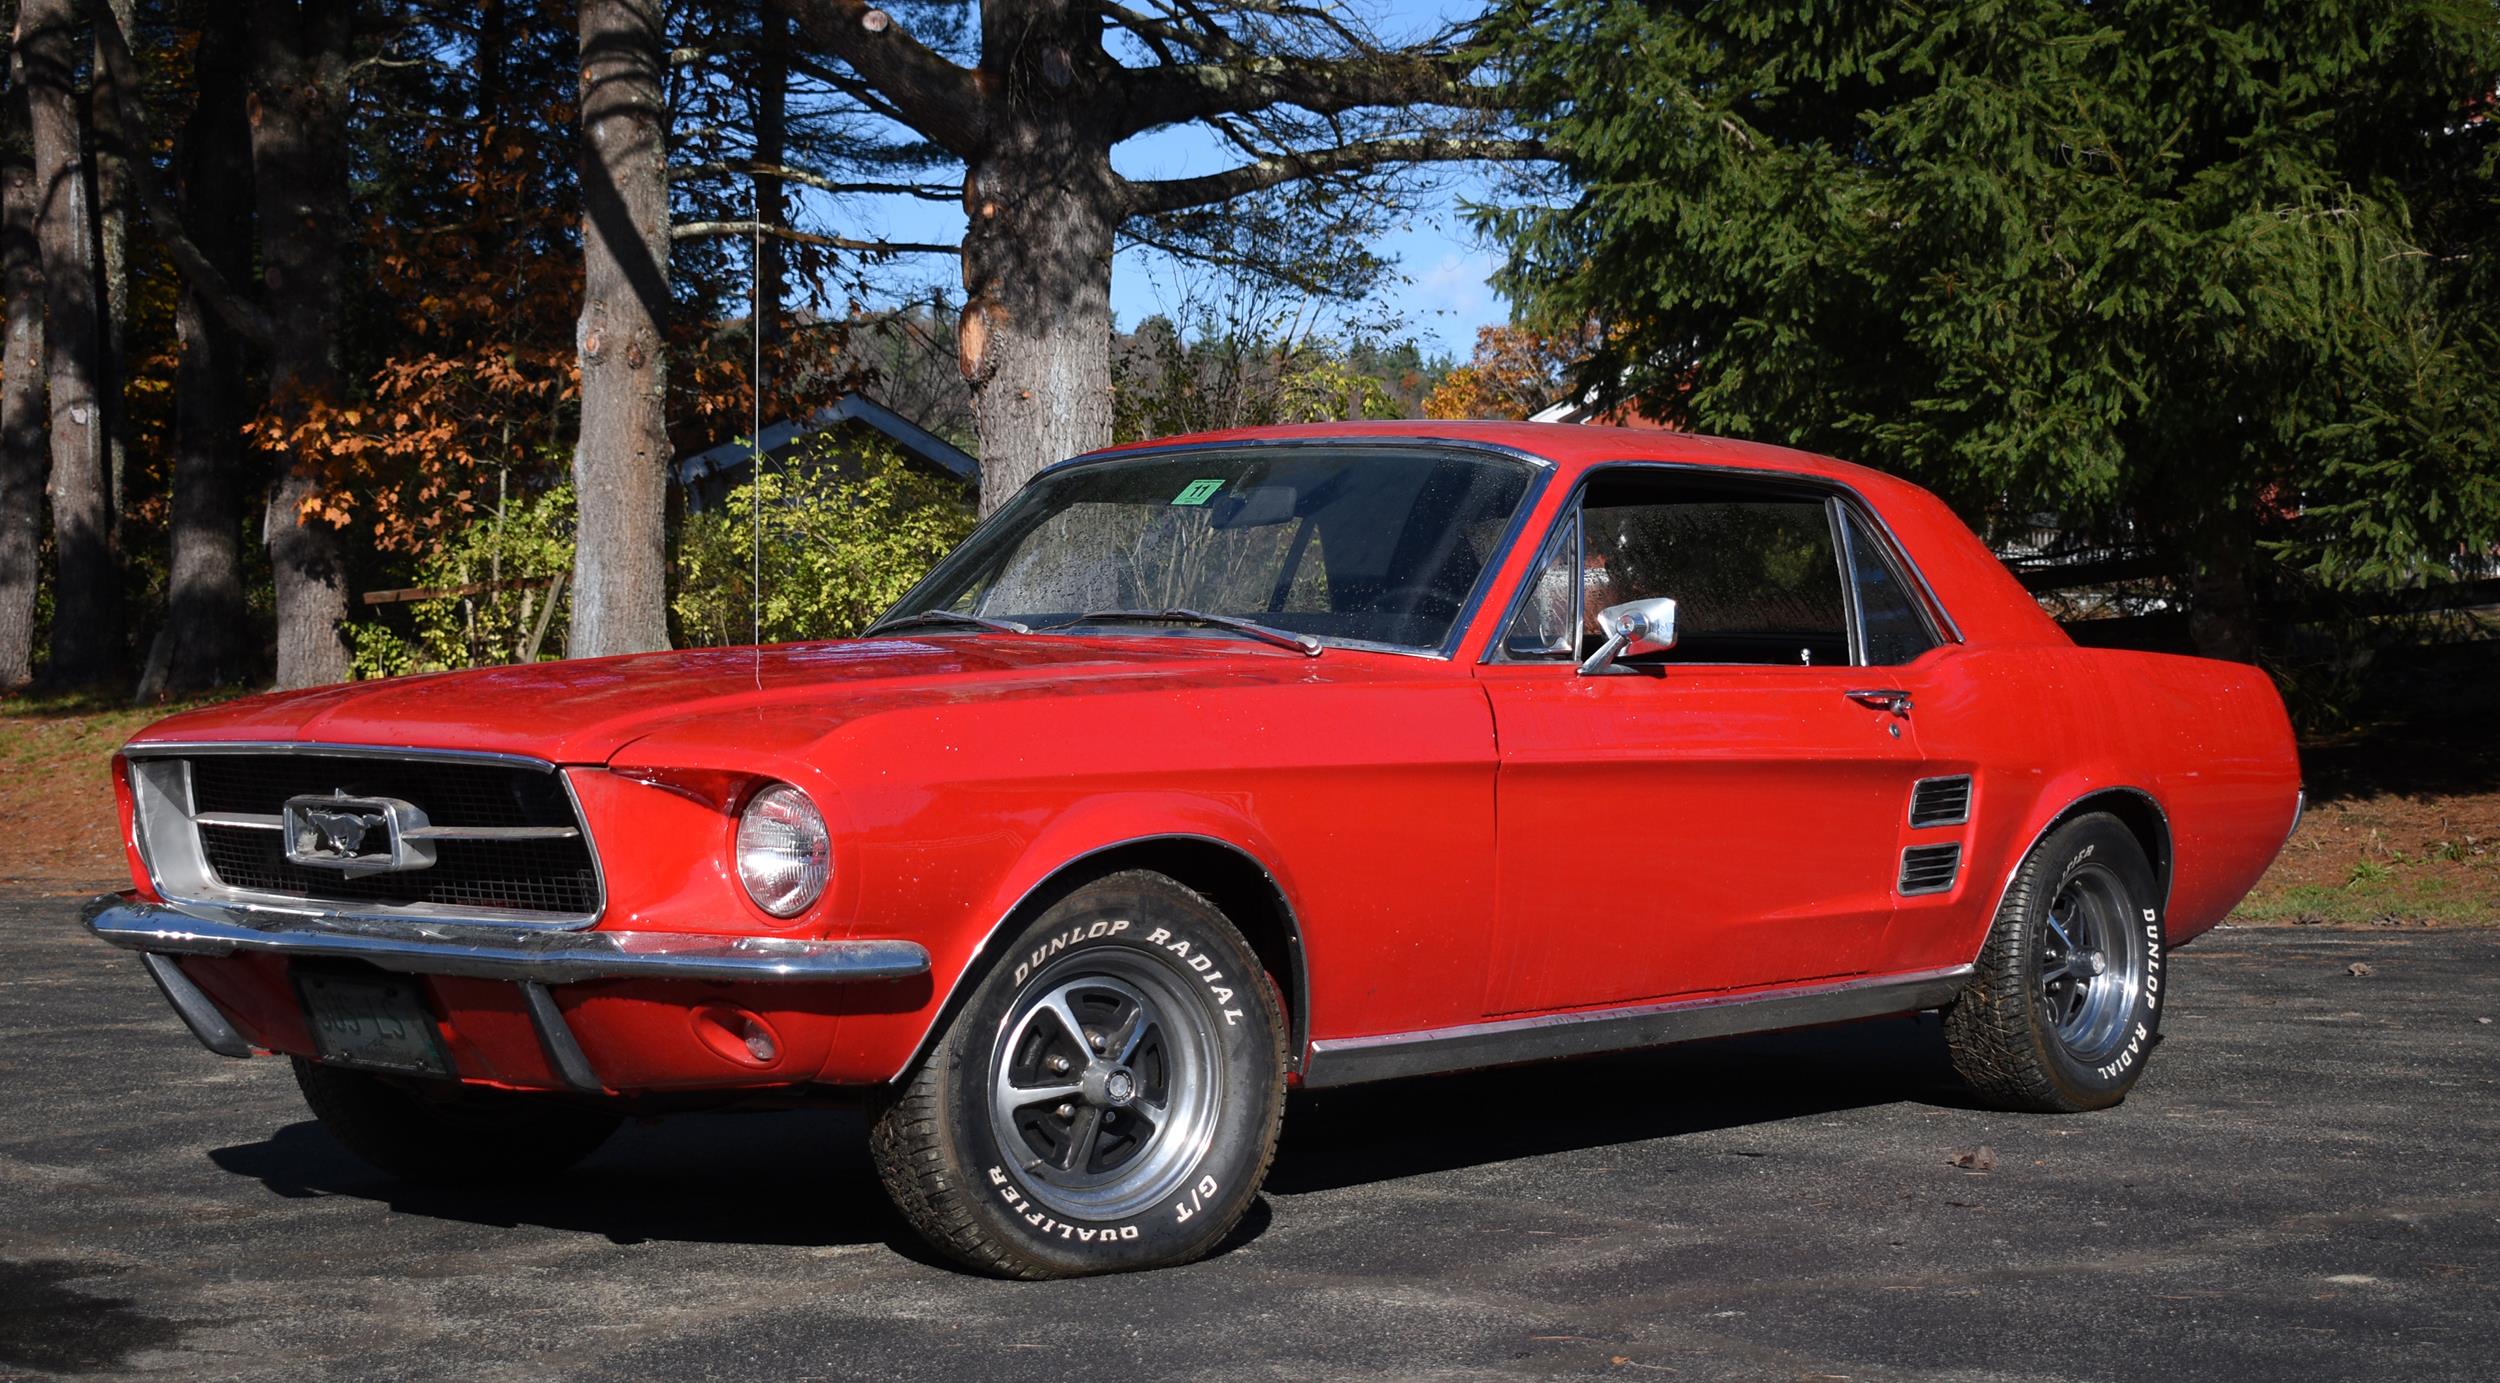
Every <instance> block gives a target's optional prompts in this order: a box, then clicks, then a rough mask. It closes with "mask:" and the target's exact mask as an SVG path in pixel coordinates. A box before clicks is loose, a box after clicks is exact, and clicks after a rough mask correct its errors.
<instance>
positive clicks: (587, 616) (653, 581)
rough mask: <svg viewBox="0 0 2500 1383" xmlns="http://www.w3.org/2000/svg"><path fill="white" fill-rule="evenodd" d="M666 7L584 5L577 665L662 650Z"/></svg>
mask: <svg viewBox="0 0 2500 1383" xmlns="http://www.w3.org/2000/svg"><path fill="white" fill-rule="evenodd" d="M662 34H663V30H662V28H661V15H660V0H582V7H581V98H582V154H581V180H582V259H583V269H584V274H583V285H582V314H581V320H580V322H579V324H578V325H577V327H576V329H575V333H574V343H575V348H576V349H577V350H578V351H579V353H580V359H581V372H582V422H581V436H580V439H579V441H578V442H577V443H576V445H575V447H574V451H573V485H574V489H575V491H576V492H577V493H578V495H579V497H580V502H581V519H580V527H579V529H578V530H577V537H576V540H575V547H574V556H573V619H572V634H571V642H570V645H569V648H568V652H569V653H570V654H571V656H573V657H576V658H585V657H596V656H599V655H602V654H608V653H634V652H641V651H644V650H647V649H655V648H666V647H667V646H668V616H667V600H666V585H665V577H666V573H665V571H664V569H663V566H664V562H663V559H664V556H665V551H664V548H665V542H666V534H665V531H664V530H665V527H666V525H665V523H664V507H665V504H666V500H667V467H668V463H669V460H670V457H671V453H670V450H669V443H668V370H667V359H666V356H665V355H664V353H663V351H662V346H663V344H664V342H663V333H664V331H665V324H666V322H667V312H668V183H667V180H666V175H667V169H666V153H667V150H666V145H665V138H666V131H667V112H666V109H665V107H664V105H663V103H662V99H661V92H660V73H661V69H662V63H663V61H664V59H665V56H666V54H665V51H664V49H663V47H662V41H661V40H662Z"/></svg>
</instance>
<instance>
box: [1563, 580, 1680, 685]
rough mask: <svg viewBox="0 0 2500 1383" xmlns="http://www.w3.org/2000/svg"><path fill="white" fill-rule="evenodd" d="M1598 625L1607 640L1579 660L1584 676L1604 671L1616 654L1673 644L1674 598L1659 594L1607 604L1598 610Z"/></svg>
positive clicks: (1635, 653)
mask: <svg viewBox="0 0 2500 1383" xmlns="http://www.w3.org/2000/svg"><path fill="white" fill-rule="evenodd" d="M1597 627H1598V628H1599V629H1600V630H1601V631H1603V632H1604V633H1605V635H1606V642H1604V643H1602V644H1600V645H1598V648H1597V651H1596V652H1595V653H1592V654H1590V655H1589V657H1588V661H1587V662H1584V663H1582V664H1580V675H1581V676H1583V677H1587V676H1591V675H1594V674H1596V673H1600V672H1604V671H1605V670H1606V669H1607V668H1609V667H1612V666H1614V662H1615V660H1616V659H1617V658H1636V657H1639V656H1640V655H1641V654H1644V653H1664V652H1666V651H1667V650H1668V649H1670V648H1673V647H1675V602H1674V601H1672V600H1669V599H1667V598H1666V597H1665V596H1659V597H1657V598H1655V599H1652V600H1628V601H1625V602H1624V603H1623V604H1621V605H1609V606H1607V607H1606V608H1605V609H1603V610H1600V611H1598V613H1597Z"/></svg>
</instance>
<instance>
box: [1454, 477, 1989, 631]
mask: <svg viewBox="0 0 2500 1383" xmlns="http://www.w3.org/2000/svg"><path fill="white" fill-rule="evenodd" d="M1620 470H1655V471H1682V472H1687V473H1690V474H1694V475H1707V476H1713V477H1724V478H1728V479H1733V480H1753V481H1760V482H1764V483H1767V484H1772V485H1791V486H1799V487H1803V488H1806V489H1810V490H1816V491H1820V492H1822V493H1823V494H1824V496H1825V498H1827V499H1838V500H1840V501H1842V502H1844V503H1846V504H1847V505H1849V506H1850V507H1851V508H1853V509H1854V510H1855V511H1856V512H1857V514H1858V515H1859V516H1860V517H1861V518H1863V519H1864V520H1865V522H1866V525H1867V527H1868V529H1869V530H1870V531H1872V532H1873V533H1874V534H1875V535H1876V538H1877V540H1878V541H1879V542H1880V543H1882V545H1883V547H1884V548H1885V549H1887V550H1889V553H1890V554H1891V555H1892V556H1893V557H1897V558H1898V559H1899V562H1900V570H1901V571H1902V572H1903V573H1904V574H1905V575H1906V576H1907V577H1908V583H1907V584H1908V585H1909V588H1910V589H1911V590H1912V591H1914V592H1915V593H1916V594H1917V597H1918V598H1917V599H1915V600H1913V601H1911V602H1910V603H1911V605H1912V606H1914V607H1917V608H1918V609H1919V614H1920V617H1921V618H1922V619H1925V620H1927V621H1928V633H1929V634H1931V635H1935V636H1936V642H1937V644H1938V645H1939V646H1942V645H1944V644H1948V643H1956V644H1958V643H1967V642H1968V640H1966V639H1964V638H1963V637H1962V627H1961V626H1960V625H1959V624H1956V623H1954V621H1953V614H1952V612H1951V611H1949V610H1947V609H1945V607H1944V601H1943V600H1941V599H1940V598H1938V596H1937V595H1936V590H1935V588H1934V587H1933V586H1930V585H1929V584H1928V583H1927V575H1926V573H1924V572H1922V571H1920V570H1919V569H1918V562H1917V559H1915V558H1913V557H1911V556H1910V553H1909V549H1908V548H1906V547H1904V546H1902V543H1901V538H1900V535H1899V534H1897V533H1894V532H1893V531H1892V525H1891V523H1889V522H1888V521H1886V520H1885V518H1884V516H1883V514H1882V513H1881V512H1880V511H1878V510H1877V509H1876V508H1875V506H1874V505H1872V504H1869V503H1867V500H1866V496H1864V495H1862V494H1860V493H1859V492H1858V489H1857V487H1856V486H1854V485H1851V484H1850V483H1849V482H1847V481H1845V480H1835V479H1832V478H1830V477H1828V476H1819V475H1806V474H1803V473H1801V472H1797V471H1776V470H1769V469H1765V468H1761V467H1754V466H1714V465H1710V464H1708V463H1705V462H1698V461H1648V460H1639V459H1628V460H1618V461H1597V462H1592V463H1590V465H1589V466H1588V467H1587V468H1586V469H1584V470H1582V471H1581V472H1580V474H1579V477H1578V479H1576V480H1574V481H1573V482H1572V487H1571V493H1569V494H1568V495H1565V496H1564V497H1563V502H1562V507H1561V508H1559V509H1557V510H1555V511H1554V517H1553V518H1552V519H1550V520H1548V521H1547V524H1546V528H1545V532H1544V533H1543V534H1541V535H1539V537H1538V542H1537V551H1538V552H1539V553H1542V552H1543V551H1544V550H1545V544H1546V543H1548V542H1551V541H1552V540H1553V536H1554V531H1555V525H1557V524H1560V523H1562V522H1564V521H1565V520H1566V519H1568V518H1569V517H1570V516H1571V515H1572V514H1574V513H1577V512H1578V511H1579V508H1580V503H1581V501H1582V500H1583V499H1584V498H1585V497H1586V496H1587V493H1588V487H1589V482H1590V481H1591V480H1592V479H1594V478H1596V477H1597V476H1600V475H1603V474H1607V473H1609V472H1613V471H1620ZM1843 560H1845V558H1844V559H1843ZM1851 575H1852V574H1851V573H1850V572H1849V571H1847V570H1846V569H1845V568H1844V570H1843V571H1842V572H1841V577H1842V581H1841V589H1842V591H1843V592H1844V596H1845V598H1846V599H1848V601H1849V603H1850V608H1851V609H1853V610H1854V609H1855V608H1856V597H1855V594H1854V592H1855V589H1856V587H1855V584H1854V582H1853V581H1852V580H1851ZM1535 584H1536V583H1535V582H1533V581H1522V582H1521V583H1520V584H1519V586H1518V588H1517V589H1515V590H1513V591H1512V592H1511V593H1510V600H1509V601H1508V602H1507V603H1506V604H1505V606H1504V607H1503V610H1502V618H1501V620H1500V622H1499V623H1497V624H1495V625H1494V626H1493V633H1492V637H1491V638H1489V639H1487V640H1486V641H1485V652H1484V654H1483V656H1481V657H1479V658H1477V660H1476V661H1477V662H1478V663H1479V664H1489V663H1493V662H1496V661H1499V660H1497V659H1496V658H1495V657H1494V656H1493V655H1494V653H1495V652H1497V651H1498V650H1499V649H1500V648H1501V646H1502V639H1503V635H1504V632H1505V631H1507V630H1508V629H1509V628H1510V627H1511V625H1512V623H1513V622H1514V621H1516V620H1517V619H1518V617H1519V609H1520V605H1521V603H1522V602H1523V601H1524V600H1525V599H1526V598H1527V596H1528V594H1529V592H1530V590H1531V589H1533V587H1534V586H1535ZM1851 628H1852V636H1851V637H1852V641H1853V642H1854V641H1855V637H1856V636H1855V624H1854V622H1853V623H1852V626H1851ZM1922 656H1923V655H1922ZM1520 665H1521V666H1541V665H1542V664H1541V663H1540V662H1539V661H1538V660H1535V659H1522V660H1520ZM1557 665H1558V666H1559V664H1557ZM1850 665H1851V666H1852V667H1857V666H1863V664H1860V663H1856V662H1852V663H1851V664H1850ZM1676 666H1682V667H1762V666H1766V665H1765V664H1760V663H1684V664H1677V665H1676Z"/></svg>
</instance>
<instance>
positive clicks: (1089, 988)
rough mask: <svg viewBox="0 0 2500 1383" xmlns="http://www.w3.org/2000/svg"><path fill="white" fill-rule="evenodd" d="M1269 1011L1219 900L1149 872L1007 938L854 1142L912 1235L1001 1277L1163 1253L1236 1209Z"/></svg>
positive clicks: (1264, 1079)
mask: <svg viewBox="0 0 2500 1383" xmlns="http://www.w3.org/2000/svg"><path fill="white" fill-rule="evenodd" d="M1284 1078H1285V1051H1284V1023H1283V1019H1282V1015H1281V1012H1280V1006H1279V1005H1278V1004H1277V1003H1276V1001H1275V995H1274V992H1273V990H1272V988H1271V986H1270V983H1269V980H1268V977H1267V974H1266V971H1265V970H1264V968H1263V967H1262V966H1261V965H1260V963H1259V960H1258V957H1257V956H1256V955H1255V954H1254V953H1253V952H1252V951H1251V949H1250V946H1249V943H1247V942H1246V941H1244V940H1243V939H1242V937H1241V934H1240V933H1239V932H1238V931H1236V930H1235V929H1234V928H1233V926H1232V924H1231V923H1230V922H1228V921H1227V920H1226V919H1225V918H1224V915H1223V914H1222V913H1221V912H1219V911H1217V910H1216V908H1215V907H1214V905H1212V904H1210V903H1208V902H1207V901H1206V900H1205V899H1204V898H1201V897H1200V896H1198V895H1197V894H1196V893H1193V892H1191V891H1190V890H1188V889H1187V888H1184V887H1182V886H1181V885H1180V884H1178V883H1176V882H1174V881H1173V880H1171V879H1169V878H1166V877H1164V876H1162V875H1160V874H1152V873H1146V872H1142V871H1140V872H1131V873H1125V874H1115V875H1112V876H1111V877H1109V878H1105V879H1101V880H1098V881H1096V882H1094V883H1091V884H1088V885H1086V886H1084V887H1082V888H1080V889H1078V890H1076V891H1075V892H1073V893H1071V894H1069V895H1068V896H1067V897H1066V898H1064V899H1062V900H1061V901H1060V902H1059V903H1057V904H1056V905H1054V906H1052V907H1051V908H1049V909H1047V910H1046V911H1044V912H1043V913H1042V915H1041V916H1040V917H1039V918H1037V919H1035V921H1034V922H1033V924H1032V925H1031V926H1029V927H1027V928H1025V929H1024V930H1023V931H1022V933H1021V934H1020V935H1018V936H1016V937H1015V938H1014V939H1013V940H1012V941H1011V942H1009V944H1008V946H1007V948H1006V949H1005V950H1004V951H1002V952H1001V953H1000V956H999V960H998V963H997V965H996V966H995V967H994V968H993V969H992V970H991V971H990V973H989V974H988V975H987V976H986V977H984V978H983V979H982V981H981V983H980V984H979V985H977V986H976V987H975V988H974V989H973V991H972V994H971V995H970V997H969V998H968V999H967V1001H966V1002H965V1004H964V1007H963V1010H962V1011H961V1012H960V1013H958V1014H957V1015H956V1017H955V1019H954V1021H953V1022H952V1023H951V1024H949V1025H948V1027H947V1029H946V1031H945V1033H944V1034H943V1035H942V1036H941V1038H940V1039H939V1041H938V1044H937V1046H936V1047H935V1048H934V1049H933V1050H932V1051H931V1052H930V1054H929V1056H928V1058H927V1059H926V1060H925V1061H923V1062H922V1063H921V1065H920V1067H919V1068H918V1069H917V1070H916V1071H914V1072H913V1074H912V1075H911V1076H909V1077H908V1078H906V1080H905V1081H904V1083H903V1084H902V1085H901V1087H899V1088H898V1089H897V1090H896V1091H895V1092H894V1094H893V1095H892V1097H891V1098H890V1099H889V1100H888V1101H887V1102H886V1103H885V1104H884V1105H883V1106H882V1107H881V1109H880V1110H879V1112H878V1115H877V1118H876V1122H875V1124H874V1126H873V1127H872V1129H871V1131H870V1136H869V1147H870V1150H871V1152H872V1153H873V1154H874V1156H875V1159H876V1163H877V1170H878V1174H879V1176H880V1177H881V1178H882V1179H883V1181H884V1183H885V1187H886V1190H887V1192H888V1193H889V1194H891V1195H892V1196H893V1198H894V1203H895V1205H896V1206H897V1207H898V1208H899V1209H900V1210H901V1211H902V1212H903V1215H904V1217H905V1218H906V1219H908V1220H910V1221H911V1223H912V1225H913V1227H914V1228H915V1229H917V1230H919V1231H920V1232H921V1234H923V1235H924V1236H926V1237H927V1238H928V1240H929V1241H930V1243H932V1244H933V1245H935V1246H936V1247H938V1248H939V1249H941V1250H943V1251H944V1252H946V1253H948V1254H949V1255H951V1256H953V1257H954V1258H956V1259H958V1260H960V1261H962V1262H964V1263H965V1264H968V1265H970V1266H972V1267H975V1268H978V1269H981V1270H983V1271H985V1272H994V1273H998V1274H1001V1275H1004V1276H1010V1277H1036V1278H1038V1277H1069V1276H1075V1275H1079V1274H1084V1273H1101V1272H1119V1271H1125V1270H1128V1269H1135V1268H1150V1267H1160V1266H1163V1265H1166V1264H1171V1263H1183V1262H1187V1261H1189V1260H1191V1259H1193V1258H1196V1257H1198V1256H1200V1255H1201V1254H1204V1253H1205V1252H1207V1251H1208V1250H1209V1249H1211V1248H1213V1247H1214V1246H1215V1245H1216V1244H1217V1243H1218V1242H1220V1241H1221V1240H1222V1239H1223V1237H1224V1235H1225V1234H1226V1233H1228V1232H1230V1231H1231V1229H1232V1227H1233V1226H1234V1224H1235V1223H1237V1222H1238V1221H1239V1220H1240V1218H1241V1216H1242V1214H1243V1212H1244V1211H1246V1210H1248V1209H1249V1207H1250V1204H1251V1202H1252V1200H1254V1199H1255V1198H1256V1197H1257V1195H1258V1191H1259V1183H1260V1181H1261V1180H1262V1179H1264V1178H1265V1176H1266V1175H1267V1165H1268V1161H1269V1159H1270V1158H1271V1157H1273V1156H1274V1154H1275V1150H1276V1134H1277V1128H1278V1125H1279V1123H1280V1121H1281V1120H1282V1118H1283V1113H1284Z"/></svg>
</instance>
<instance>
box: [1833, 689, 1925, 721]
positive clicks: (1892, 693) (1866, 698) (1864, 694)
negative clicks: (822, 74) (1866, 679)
mask: <svg viewBox="0 0 2500 1383" xmlns="http://www.w3.org/2000/svg"><path fill="white" fill-rule="evenodd" d="M1841 695H1843V696H1845V697H1848V698H1849V699H1850V700H1852V701H1855V702H1856V703H1858V704H1859V705H1861V706H1871V707H1873V708H1874V709H1876V710H1879V711H1890V712H1892V713H1893V714H1894V715H1897V716H1906V715H1908V714H1909V713H1910V694H1909V693H1908V692H1905V691H1902V690H1900V689H1898V688H1883V689H1879V690H1877V689H1868V690H1859V691H1848V692H1842V693H1841Z"/></svg>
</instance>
